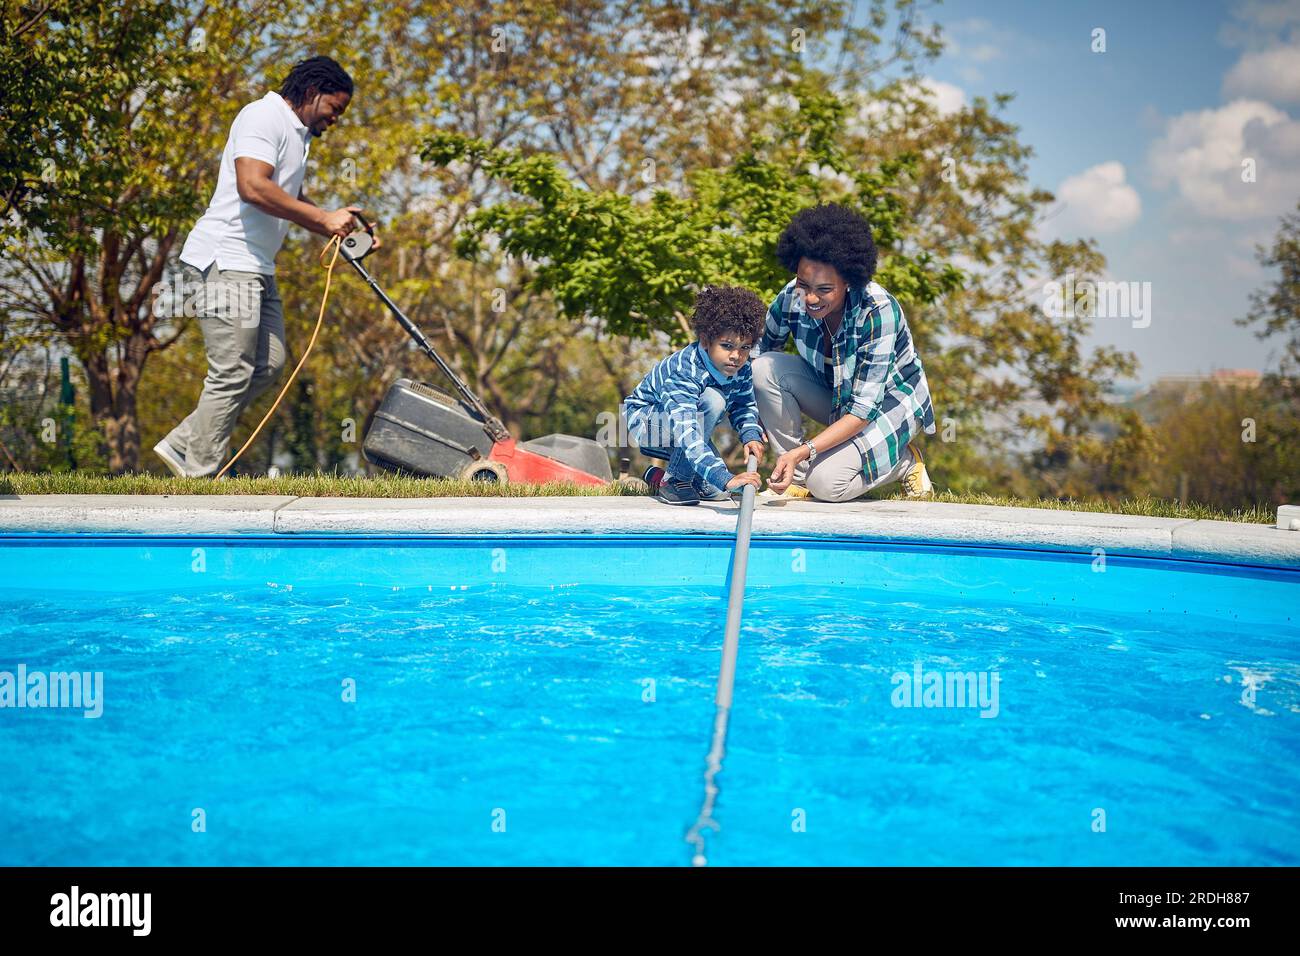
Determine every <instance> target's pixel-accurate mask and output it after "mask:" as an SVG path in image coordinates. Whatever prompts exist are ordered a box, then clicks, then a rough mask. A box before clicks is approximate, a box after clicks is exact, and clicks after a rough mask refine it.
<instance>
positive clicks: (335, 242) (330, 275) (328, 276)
mask: <svg viewBox="0 0 1300 956" xmlns="http://www.w3.org/2000/svg"><path fill="white" fill-rule="evenodd" d="M339 242H340V239H339V237H338V236H334V237H333V238H332V239H330V241H329V242H327V243H326V244H325V248H324V249H322V250H321V252H320V256H319V259H318V261H319V262H320V264H321V265H322V266H325V294H324V295H322V296H321V299H320V315H318V316H316V328H314V329H312V330H311V340H310V341H309V342H308V343H307V348H306V350H305V351H304V352H303V353H302V358H300V359H298V364H297V365H296V366H294V369H293V372H292V374H290V376H289V380H288V381H287V382H285V383H284V388H282V389H280V394H279V395H278V396H276V399H275V404H273V405H272V406H271V410H270V411H268V412H267V413H266V417H264V418H263V419H262V421H261V422H260V423H259V424H258V426H257V427H256V428H254V429H253V434H251V435H249V436H248V441H246V442H244V445H243V447H242V448H240V449H239V451H237V452H235V457H234V458H232V459H230V461H228V462H226V464H225V465H224V466H223V467H222V469H221V470H220V471H219V472H217V477H218V478H220V477H222V476H223V475H224V474H225V473H226V472H227V471H228V470H229V469H230V466H231V465H233V464H234V463H235V462H236V461H238V460H239V456H240V455H242V454H243V453H244V452H245V451H246V450H247V449H248V446H249V445H251V444H253V441H254V439H256V438H257V436H258V434H259V433H260V432H261V431H262V426H263V425H265V424H266V423H267V422H268V421H270V420H271V416H272V415H274V414H275V410H276V409H277V408H279V407H280V399H282V398H284V396H285V393H286V392H288V391H289V386H290V385H292V384H293V380H294V379H295V378H297V377H298V373H299V372H300V371H301V370H302V367H303V365H304V364H305V363H306V361H307V356H309V355H311V349H312V346H313V345H315V344H316V336H317V334H318V333H319V332H320V326H321V322H323V321H324V320H325V303H327V302H328V301H329V299H330V283H331V281H332V280H333V279H334V263H335V262H337V261H338V258H339ZM330 249H333V250H334V255H332V256H330V261H329V265H325V254H326V253H327V252H329V251H330Z"/></svg>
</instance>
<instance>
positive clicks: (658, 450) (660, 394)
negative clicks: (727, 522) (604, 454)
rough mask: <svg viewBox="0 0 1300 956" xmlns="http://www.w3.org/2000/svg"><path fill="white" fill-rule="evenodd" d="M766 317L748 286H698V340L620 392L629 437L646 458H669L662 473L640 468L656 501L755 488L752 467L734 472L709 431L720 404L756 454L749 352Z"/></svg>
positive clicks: (693, 499)
mask: <svg viewBox="0 0 1300 956" xmlns="http://www.w3.org/2000/svg"><path fill="white" fill-rule="evenodd" d="M766 318H767V307H766V306H765V305H764V304H763V301H762V300H761V299H760V298H759V297H758V296H757V295H755V294H754V293H753V292H751V291H749V290H748V289H743V288H740V287H738V286H720V287H714V286H709V287H708V288H705V289H701V290H700V291H699V293H697V294H696V296H695V309H694V311H693V313H692V316H691V323H692V327H693V328H694V330H695V334H696V335H697V336H698V341H696V342H694V343H692V344H691V345H688V346H687V347H686V348H684V349H682V350H681V351H678V352H674V353H673V354H672V355H670V356H668V357H667V358H666V359H663V360H662V361H660V362H659V363H658V364H656V365H655V367H654V368H653V369H651V370H650V373H649V374H648V375H646V377H645V378H643V379H642V380H641V384H640V385H638V386H637V387H636V388H635V389H633V391H632V394H631V395H629V396H628V397H627V398H626V399H624V401H623V408H624V411H625V413H626V415H627V425H628V435H629V436H630V438H631V440H632V441H634V442H636V443H637V444H638V445H639V446H640V448H641V454H643V455H645V456H646V457H648V458H660V459H666V460H667V461H668V468H667V472H666V473H665V472H664V469H662V468H651V469H649V470H648V471H647V472H646V481H647V482H648V483H649V484H650V486H651V487H652V488H655V489H656V491H657V496H658V498H659V500H660V501H663V502H665V503H667V504H670V505H696V504H699V503H700V501H701V500H704V501H726V500H728V499H729V498H730V497H731V494H730V493H731V492H733V491H740V490H742V489H743V488H744V486H745V485H747V484H748V485H753V486H754V488H755V489H756V490H757V489H758V488H760V487H761V483H760V479H759V476H758V473H757V472H754V471H750V472H742V473H741V474H737V475H733V474H732V473H731V471H730V470H729V469H728V468H727V465H726V463H725V462H723V460H722V459H721V458H719V457H718V450H717V448H716V447H714V445H713V442H712V440H711V439H710V436H711V435H712V434H713V429H714V428H715V427H716V426H717V424H718V422H719V420H720V419H721V418H722V413H723V412H724V411H725V412H727V415H728V417H729V418H730V420H731V427H732V428H734V429H735V430H736V432H737V434H739V435H740V440H741V442H743V443H744V446H745V454H746V456H748V455H750V454H754V455H757V456H759V458H761V457H762V455H763V441H764V435H763V429H762V427H761V426H760V425H759V421H758V406H757V405H756V404H755V402H754V381H753V378H752V376H751V374H750V369H749V352H750V349H751V348H753V346H754V343H755V342H756V341H758V337H759V336H760V335H762V334H763V324H764V322H765V320H766Z"/></svg>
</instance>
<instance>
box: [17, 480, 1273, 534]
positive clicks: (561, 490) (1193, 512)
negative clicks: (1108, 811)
mask: <svg viewBox="0 0 1300 956" xmlns="http://www.w3.org/2000/svg"><path fill="white" fill-rule="evenodd" d="M639 494H640V492H637V491H635V490H631V489H627V488H622V487H619V486H615V485H606V486H600V487H586V486H580V485H575V484H572V483H570V482H553V483H550V484H545V485H513V484H511V485H504V486H503V485H496V484H489V483H486V482H477V481H460V480H453V479H445V478H410V477H404V476H397V475H384V476H381V477H375V478H366V477H355V478H352V477H340V476H338V475H322V474H315V475H282V476H280V477H278V478H267V477H241V478H223V479H222V480H221V481H212V480H211V479H208V478H171V477H159V476H157V475H149V474H135V475H120V476H116V477H114V476H109V475H93V474H82V473H79V472H71V473H69V472H53V473H50V472H46V473H41V474H38V473H33V472H16V473H11V474H6V475H0V495H297V496H302V497H311V498H450V497H474V498H549V497H582V496H599V497H608V496H619V495H633V496H635V495H639ZM901 499H902V496H901V495H899V494H895V495H886V496H885V497H884V498H883V499H881V500H901ZM930 500H932V501H943V502H952V503H955V504H968V505H999V506H1004V507H1022V508H1050V509H1055V510H1058V511H1097V512H1106V513H1109V514H1123V515H1149V516H1154V517H1161V518H1210V519H1214V520H1218V521H1246V522H1252V523H1255V524H1273V523H1274V521H1275V520H1276V518H1277V515H1276V509H1274V508H1273V507H1272V506H1270V505H1264V504H1261V505H1256V506H1254V507H1251V508H1237V509H1233V510H1231V511H1225V510H1222V509H1219V508H1211V507H1209V506H1208V505H1199V504H1196V503H1189V504H1179V503H1177V502H1173V501H1164V500H1161V499H1158V498H1135V499H1129V500H1124V501H1100V500H1096V501H1071V500H1057V499H1047V498H1038V499H1024V498H1002V497H997V496H993V495H970V494H956V493H954V492H947V491H945V492H937V493H936V494H935V495H934V497H933V498H931V499H930Z"/></svg>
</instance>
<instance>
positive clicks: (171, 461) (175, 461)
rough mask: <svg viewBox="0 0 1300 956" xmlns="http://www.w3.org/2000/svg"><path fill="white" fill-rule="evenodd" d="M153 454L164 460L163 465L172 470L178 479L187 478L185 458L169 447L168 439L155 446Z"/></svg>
mask: <svg viewBox="0 0 1300 956" xmlns="http://www.w3.org/2000/svg"><path fill="white" fill-rule="evenodd" d="M153 453H154V454H155V455H157V456H158V457H159V458H161V459H162V460H163V464H164V465H166V466H167V467H168V468H169V469H171V473H172V474H173V475H175V476H176V477H177V478H184V477H186V473H185V456H184V455H182V454H181V453H180V452H178V451H177V450H176V449H175V448H173V447H172V446H171V445H169V444H168V443H167V439H166V438H164V439H163V440H162V441H160V442H158V444H156V445H154V446H153Z"/></svg>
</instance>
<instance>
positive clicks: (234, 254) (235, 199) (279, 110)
mask: <svg viewBox="0 0 1300 956" xmlns="http://www.w3.org/2000/svg"><path fill="white" fill-rule="evenodd" d="M311 138H312V137H311V130H309V129H308V128H307V127H306V126H304V125H303V123H302V121H301V120H300V119H298V116H297V114H295V113H294V111H293V109H292V108H290V106H289V104H288V103H287V102H286V101H285V100H284V98H283V97H282V96H280V94H279V93H276V92H274V91H273V92H270V93H267V94H266V96H264V97H262V98H261V99H260V100H257V101H256V102H253V103H249V104H248V105H247V106H245V107H244V108H243V109H242V110H240V111H239V115H238V116H236V117H235V122H234V124H233V125H232V126H231V127H230V136H229V138H227V140H226V148H225V149H224V150H223V151H222V153H221V171H220V172H219V173H218V174H217V188H216V190H215V191H214V192H213V194H212V201H211V202H209V203H208V209H207V212H205V213H204V214H203V215H202V217H201V218H200V219H199V221H198V222H197V223H195V225H194V228H193V229H192V230H191V231H190V234H189V236H188V237H186V239H185V246H184V248H183V249H181V262H185V263H188V264H189V265H192V266H194V268H196V269H199V270H200V271H202V270H203V269H206V268H207V267H208V265H209V264H210V263H212V262H213V261H214V260H215V261H216V263H217V268H218V269H238V270H240V271H242V272H260V273H262V274H263V275H275V255H276V253H277V252H279V251H280V244H281V243H283V242H284V237H285V234H286V233H287V232H288V231H289V220H287V219H281V218H279V217H278V216H271V215H268V214H267V213H264V212H263V211H262V210H260V209H258V208H257V207H256V206H254V205H252V204H251V203H246V202H244V201H243V200H242V199H240V198H239V190H238V189H237V188H236V186H235V160H236V159H239V158H242V157H245V156H246V157H248V158H250V159H260V160H261V161H262V162H264V163H270V164H271V165H272V166H274V167H275V171H274V172H273V173H271V178H272V179H273V180H275V182H276V184H277V185H279V187H280V188H281V189H283V190H284V191H285V192H287V193H288V194H289V195H290V196H292V197H293V198H295V199H297V198H298V193H299V192H300V191H301V189H302V181H303V176H304V175H305V174H306V172H307V149H308V145H309V144H310V143H311Z"/></svg>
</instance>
